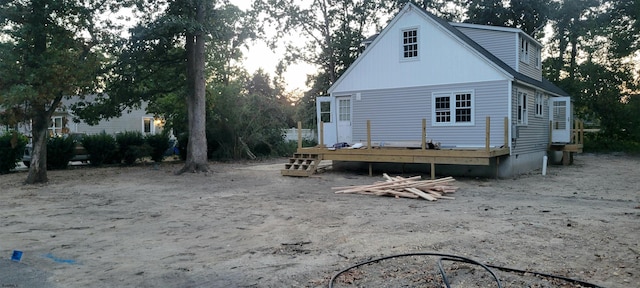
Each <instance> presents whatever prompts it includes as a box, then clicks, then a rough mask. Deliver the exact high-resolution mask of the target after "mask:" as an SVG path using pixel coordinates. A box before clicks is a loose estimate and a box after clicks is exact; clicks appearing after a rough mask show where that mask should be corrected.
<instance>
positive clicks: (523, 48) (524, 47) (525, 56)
mask: <svg viewBox="0 0 640 288" xmlns="http://www.w3.org/2000/svg"><path fill="white" fill-rule="evenodd" d="M520 61H521V62H524V63H529V41H527V39H524V38H521V39H520Z"/></svg>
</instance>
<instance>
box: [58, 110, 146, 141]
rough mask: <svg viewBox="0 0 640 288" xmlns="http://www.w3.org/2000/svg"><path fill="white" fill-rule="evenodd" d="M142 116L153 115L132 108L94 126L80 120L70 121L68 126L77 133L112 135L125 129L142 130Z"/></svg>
mask: <svg viewBox="0 0 640 288" xmlns="http://www.w3.org/2000/svg"><path fill="white" fill-rule="evenodd" d="M144 117H153V115H149V114H146V113H145V111H144V110H140V109H137V110H133V111H132V112H131V113H126V112H123V113H122V116H120V117H118V118H112V119H109V120H100V122H99V123H98V124H97V125H94V126H91V125H89V124H87V123H85V122H80V123H77V124H75V123H70V124H69V126H70V128H71V130H74V129H75V130H76V131H77V132H78V133H85V134H100V133H102V132H105V133H107V134H112V135H113V134H116V133H122V132H125V131H139V132H144V131H142V118H144ZM75 125H77V126H75ZM152 125H153V124H152ZM74 126H75V127H74Z"/></svg>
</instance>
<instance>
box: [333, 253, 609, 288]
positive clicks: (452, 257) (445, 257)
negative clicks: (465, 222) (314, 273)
mask: <svg viewBox="0 0 640 288" xmlns="http://www.w3.org/2000/svg"><path fill="white" fill-rule="evenodd" d="M409 256H437V257H440V258H439V259H438V269H439V270H440V274H441V276H442V281H443V282H444V284H445V286H446V287H447V288H450V284H449V280H448V278H447V275H446V273H445V271H444V268H443V266H442V261H443V260H444V261H454V262H464V263H467V264H473V265H478V266H481V267H482V268H484V269H485V270H486V271H487V272H489V273H490V274H491V276H493V278H494V279H495V281H496V286H497V287H498V288H501V287H502V284H501V283H500V280H499V278H498V276H497V275H496V274H495V273H494V272H493V271H492V270H491V268H494V269H498V270H501V271H505V272H511V273H514V272H515V273H530V274H533V275H538V276H543V277H548V278H554V279H559V280H563V281H566V282H569V283H573V284H579V285H581V286H583V287H586V288H604V287H602V286H600V285H596V284H593V283H589V282H585V281H581V280H577V279H572V278H568V277H563V276H558V275H552V274H546V273H541V272H533V271H525V270H520V269H514V268H508V267H500V266H495V265H488V264H482V263H480V262H478V261H475V260H473V259H470V258H466V257H462V256H457V255H451V254H443V253H431V252H415V253H404V254H395V255H389V256H384V257H380V258H375V259H371V260H368V261H364V262H361V263H358V264H355V265H353V266H350V267H347V268H345V269H342V270H340V271H338V272H337V273H336V274H335V275H333V277H331V280H329V288H333V283H334V282H335V280H336V278H338V277H339V276H340V275H341V274H342V273H345V272H347V271H349V270H351V269H354V268H357V267H360V266H363V265H367V264H371V263H375V262H380V261H382V260H387V259H392V258H399V257H409Z"/></svg>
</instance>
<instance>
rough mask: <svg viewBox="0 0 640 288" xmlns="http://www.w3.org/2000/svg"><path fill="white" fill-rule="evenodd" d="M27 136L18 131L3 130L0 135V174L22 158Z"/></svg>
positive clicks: (15, 164) (7, 171) (14, 165)
mask: <svg viewBox="0 0 640 288" xmlns="http://www.w3.org/2000/svg"><path fill="white" fill-rule="evenodd" d="M27 142H28V140H27V137H25V136H24V135H22V134H20V133H18V132H15V131H13V132H5V133H4V134H2V135H0V174H5V173H9V171H11V170H12V169H15V168H16V166H17V163H18V161H20V160H22V155H23V154H24V148H25V147H26V146H27Z"/></svg>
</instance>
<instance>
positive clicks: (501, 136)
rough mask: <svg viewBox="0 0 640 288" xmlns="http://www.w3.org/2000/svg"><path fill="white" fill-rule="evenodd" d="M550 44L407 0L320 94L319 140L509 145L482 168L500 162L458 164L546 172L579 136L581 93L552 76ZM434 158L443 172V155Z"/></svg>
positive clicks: (501, 172) (502, 172)
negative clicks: (452, 19)
mask: <svg viewBox="0 0 640 288" xmlns="http://www.w3.org/2000/svg"><path fill="white" fill-rule="evenodd" d="M541 50H542V45H541V44H540V43H539V42H538V41H536V40H535V39H534V38H532V37H530V36H529V35H527V34H525V33H524V32H523V31H521V30H519V29H515V28H507V27H496V26H486V25H474V24H465V23H448V22H446V21H444V20H443V19H440V18H438V17H436V16H435V15H433V14H431V13H429V12H427V11H425V10H423V9H421V8H419V7H418V6H416V5H414V4H412V3H407V4H406V5H405V6H404V7H403V9H402V10H401V11H400V12H399V13H398V14H397V15H396V16H395V17H394V18H393V19H392V20H391V22H390V23H389V24H388V25H387V26H386V27H385V28H384V29H383V30H382V31H381V32H380V34H379V35H378V36H377V37H375V38H369V39H368V40H367V43H366V49H365V50H364V52H363V53H362V54H361V55H360V57H358V59H356V61H355V62H354V63H353V64H352V65H351V66H350V67H349V68H348V69H347V70H346V71H345V73H344V74H343V75H342V76H341V77H340V78H339V79H338V80H337V81H336V82H335V83H334V84H333V85H332V86H331V87H330V89H329V91H328V92H329V96H326V97H318V98H317V118H318V131H319V132H320V131H322V135H319V138H321V139H323V141H322V142H323V143H326V144H328V145H331V144H333V143H340V142H347V143H351V144H353V143H357V142H361V143H363V142H366V141H369V142H370V143H372V144H370V145H373V146H378V147H382V146H384V145H385V143H394V144H395V145H397V146H403V145H402V143H406V144H407V145H405V147H410V146H411V145H410V143H411V141H413V142H416V140H417V141H418V142H419V141H423V142H424V141H425V140H424V139H421V137H423V136H421V135H425V134H426V138H428V139H429V140H432V141H433V142H439V143H440V145H441V147H442V148H443V149H445V148H446V149H458V150H464V149H470V150H472V149H475V148H483V147H486V150H487V152H488V151H489V150H490V149H494V148H495V149H497V148H504V149H507V150H504V151H506V152H504V153H499V154H495V155H491V154H487V155H488V156H487V157H488V158H489V161H488V162H483V164H481V165H484V166H490V167H492V168H493V169H488V168H487V167H483V166H480V167H478V166H473V167H471V168H468V167H457V168H459V169H458V171H463V172H462V174H465V175H474V174H475V175H487V176H489V175H490V176H498V177H510V176H513V175H517V174H521V173H526V172H529V171H532V170H535V169H540V168H541V167H542V165H543V158H544V156H545V155H547V151H548V150H549V148H550V147H551V146H555V145H558V147H560V148H559V149H560V150H562V149H566V147H565V146H567V144H570V143H571V139H572V134H571V133H572V131H571V128H572V126H573V125H572V123H573V122H572V121H573V119H572V118H573V117H572V116H573V114H572V109H571V98H570V97H569V95H568V94H567V93H566V92H564V91H563V90H562V89H560V88H558V87H557V86H555V85H554V84H552V83H551V82H549V81H547V80H546V79H544V78H543V77H542V59H541ZM423 119H424V122H423ZM487 121H490V122H489V123H487ZM421 123H426V125H425V126H422V125H421ZM320 126H322V127H320ZM423 127H424V128H423ZM423 129H426V133H424V134H423V132H422V130H423ZM550 130H551V131H550ZM368 138H369V139H368ZM571 147H573V148H574V149H575V150H573V152H581V149H582V146H579V147H578V146H571ZM423 149H424V148H423ZM501 154H504V155H501ZM434 155H435V154H434ZM430 157H431V156H430ZM434 157H435V156H434ZM325 158H326V157H325ZM381 159H382V158H381ZM412 159H416V157H413V158H412ZM425 161H427V160H425ZM430 161H432V162H431V163H432V170H433V167H434V166H433V164H434V162H435V161H439V160H430ZM398 162H400V161H398ZM442 163H449V162H447V161H445V160H442V161H440V162H438V163H436V164H442ZM451 163H462V164H463V163H465V162H451ZM442 166H445V165H442ZM445 168H447V169H448V168H451V167H445ZM451 170H452V171H455V170H456V169H455V168H451ZM432 173H433V172H432ZM452 174H459V173H452ZM432 175H433V174H432Z"/></svg>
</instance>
